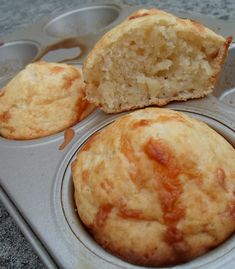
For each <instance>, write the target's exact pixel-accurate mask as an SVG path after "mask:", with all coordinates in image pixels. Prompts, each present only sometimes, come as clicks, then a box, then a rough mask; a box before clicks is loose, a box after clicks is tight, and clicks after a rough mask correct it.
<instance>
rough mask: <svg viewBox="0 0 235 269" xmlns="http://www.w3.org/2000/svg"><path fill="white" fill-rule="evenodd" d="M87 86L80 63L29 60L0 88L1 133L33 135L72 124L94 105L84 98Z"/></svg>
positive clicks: (57, 130)
mask: <svg viewBox="0 0 235 269" xmlns="http://www.w3.org/2000/svg"><path fill="white" fill-rule="evenodd" d="M84 86H85V84H84V81H83V76H82V72H81V70H80V69H78V68H77V67H74V66H70V65H66V64H59V63H48V62H44V61H39V62H35V63H32V64H29V65H28V66H26V68H25V69H24V70H22V71H21V72H19V73H18V74H17V75H16V76H15V77H14V78H13V79H12V80H11V81H10V82H9V83H8V84H7V85H6V86H5V87H4V88H3V89H2V91H1V92H0V135H2V136H4V137H6V138H9V139H19V140H24V139H33V138H39V137H44V136H48V135H51V134H54V133H57V132H59V131H62V130H64V129H66V128H68V127H71V126H72V125H74V124H75V123H77V122H79V121H81V120H82V119H84V118H85V117H86V116H87V115H88V114H90V113H91V111H92V110H93V109H94V105H91V104H90V103H89V102H88V101H87V100H85V98H84V95H85V90H84Z"/></svg>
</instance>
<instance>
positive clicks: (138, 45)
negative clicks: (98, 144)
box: [83, 9, 231, 113]
mask: <svg viewBox="0 0 235 269" xmlns="http://www.w3.org/2000/svg"><path fill="white" fill-rule="evenodd" d="M230 42H231V37H230V38H227V39H225V38H223V37H222V36H219V35H217V34H215V33H214V32H212V31H211V30H209V29H208V28H206V27H204V26H203V25H201V24H200V23H198V22H196V21H191V20H186V19H181V18H177V17H175V16H173V15H171V14H169V13H166V12H164V11H161V10H157V9H150V10H147V9H143V10H139V11H137V12H135V13H134V14H132V15H131V16H130V17H129V18H128V19H127V20H125V21H124V22H123V23H121V24H120V25H118V26H117V27H115V28H113V29H112V30H111V31H109V32H108V33H107V34H105V35H104V37H103V38H101V40H100V41H99V42H98V43H97V44H96V46H95V47H94V49H93V50H92V51H91V53H90V54H89V55H88V57H87V59H86V60H85V63H84V66H83V73H84V79H85V82H86V84H87V86H86V94H87V99H88V100H89V101H90V102H92V103H94V104H95V105H96V106H99V107H100V108H101V109H103V110H104V111H105V112H107V113H116V112H120V111H124V110H130V109H134V108H137V107H145V106H149V105H159V106H162V105H165V104H167V103H169V102H170V101H174V100H179V101H180V100H187V99H190V98H199V97H203V96H205V95H208V94H209V93H211V91H212V88H213V87H214V84H215V82H216V78H217V76H218V73H219V72H220V69H221V65H222V63H223V62H224V59H225V57H226V55H227V50H228V46H229V44H230Z"/></svg>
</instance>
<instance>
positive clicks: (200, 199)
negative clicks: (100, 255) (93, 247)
mask: <svg viewBox="0 0 235 269" xmlns="http://www.w3.org/2000/svg"><path fill="white" fill-rule="evenodd" d="M234 164H235V150H234V148H233V147H232V146H231V145H230V144H229V143H228V142H227V141H226V140H225V139H224V138H223V137H222V136H220V135H219V134H218V133H217V132H215V131H214V130H213V129H211V128H210V127H208V126H207V125H206V124H205V123H203V122H200V121H198V120H196V119H193V118H190V117H188V116H186V115H184V114H183V113H179V112H176V111H172V110H167V109H161V108H147V109H142V110H138V111H135V112H133V113H130V114H128V115H125V116H122V117H121V118H119V119H117V120H116V121H115V122H114V123H112V124H110V125H109V126H108V127H105V128H104V129H102V130H101V131H99V132H97V133H96V134H94V135H93V136H92V137H91V138H90V139H89V140H88V141H87V142H86V143H85V144H84V145H83V147H82V148H81V149H80V150H79V152H78V154H77V158H76V160H75V161H74V162H73V163H72V177H73V182H74V186H75V201H76V205H77V209H78V213H79V216H80V218H81V220H82V222H83V223H84V224H85V226H86V227H87V228H88V229H89V231H90V232H91V234H92V235H93V236H94V238H95V239H96V240H97V242H98V243H99V244H100V245H102V246H103V247H104V248H105V249H106V250H108V251H109V252H111V253H113V254H114V255H116V256H118V257H120V258H122V259H124V260H126V261H128V262H131V263H134V264H138V265H143V266H167V265H176V264H179V263H183V262H186V261H190V260H192V259H193V258H195V257H197V256H199V255H202V254H203V253H205V252H207V251H209V250H210V249H212V248H214V247H216V246H217V245H218V244H220V243H221V242H223V241H224V240H225V239H226V238H228V237H229V236H230V235H231V234H232V233H233V232H234V230H235V196H234V193H235V165H234Z"/></svg>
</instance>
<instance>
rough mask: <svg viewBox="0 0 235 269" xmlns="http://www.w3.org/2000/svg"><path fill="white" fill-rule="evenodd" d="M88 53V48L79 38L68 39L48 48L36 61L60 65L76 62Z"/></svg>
mask: <svg viewBox="0 0 235 269" xmlns="http://www.w3.org/2000/svg"><path fill="white" fill-rule="evenodd" d="M87 52H88V48H87V46H86V45H84V44H83V43H82V42H81V41H80V40H79V39H78V38H66V39H63V40H61V41H59V42H57V43H54V44H52V45H50V46H47V47H46V48H45V49H44V50H43V51H42V52H41V54H40V55H39V56H38V57H37V58H36V60H37V61H38V60H44V61H48V62H59V63H68V62H76V61H78V60H79V59H80V58H82V57H83V56H84V55H85V54H86V53H87Z"/></svg>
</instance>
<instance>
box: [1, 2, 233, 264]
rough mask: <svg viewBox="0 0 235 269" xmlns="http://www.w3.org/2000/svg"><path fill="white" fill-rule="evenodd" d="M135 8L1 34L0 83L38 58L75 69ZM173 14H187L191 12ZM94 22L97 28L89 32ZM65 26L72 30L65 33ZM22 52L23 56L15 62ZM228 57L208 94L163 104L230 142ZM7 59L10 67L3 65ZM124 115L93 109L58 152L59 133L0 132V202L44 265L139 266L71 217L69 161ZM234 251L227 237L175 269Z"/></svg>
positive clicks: (97, 8)
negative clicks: (20, 137) (15, 136)
mask: <svg viewBox="0 0 235 269" xmlns="http://www.w3.org/2000/svg"><path fill="white" fill-rule="evenodd" d="M139 8H140V7H137V6H128V5H118V4H117V2H114V3H112V2H110V1H103V3H102V4H100V2H99V4H98V3H97V4H88V5H81V6H78V7H77V9H75V10H68V11H66V12H63V13H60V14H54V15H52V16H49V17H48V16H47V17H45V18H43V19H42V20H40V21H38V22H36V23H34V24H32V26H30V27H28V28H26V29H22V30H19V31H17V32H16V33H12V34H10V35H8V36H6V37H3V38H1V40H0V43H1V45H0V87H3V86H4V84H6V83H7V82H8V81H9V79H10V78H11V77H13V76H14V75H15V74H16V73H17V72H18V71H19V70H21V69H22V68H23V67H24V66H25V65H26V64H28V63H30V62H32V61H35V60H39V59H40V58H42V59H45V60H47V59H50V61H53V60H54V61H62V62H63V61H65V62H66V63H70V64H74V65H78V66H81V64H82V62H83V60H84V58H85V57H86V55H87V54H88V52H89V51H90V50H91V49H92V47H93V46H94V44H95V43H96V42H97V41H98V39H99V38H100V37H101V36H102V35H103V34H104V33H105V32H106V31H108V30H109V29H111V28H112V27H113V26H115V25H116V24H119V23H120V22H121V21H122V20H123V19H124V18H126V17H127V16H128V15H129V14H130V13H131V12H133V11H134V10H137V9H139ZM86 12H87V13H86ZM95 12H97V13H95ZM79 14H80V15H81V16H80V17H79V16H78V15H79ZM106 15H107V17H106ZM178 15H180V16H182V17H192V15H190V14H178ZM70 18H71V19H70ZM81 18H82V20H83V19H84V20H88V21H90V23H91V24H89V23H88V21H86V23H85V21H84V23H82V21H81ZM192 18H194V19H195V18H197V19H198V20H202V21H203V22H208V24H210V25H211V26H214V30H215V31H216V29H217V30H218V31H217V32H219V33H222V34H223V33H224V34H225V35H227V34H228V33H231V32H232V34H233V35H234V30H231V27H232V23H229V22H222V21H219V20H213V19H210V18H206V17H203V16H197V15H194V16H193V17H192ZM77 20H80V21H77ZM99 20H100V21H99ZM78 23H79V25H82V24H84V25H82V27H83V28H81V29H79V28H77V29H76V27H75V28H74V27H73V26H76V25H77V24H78ZM220 23H221V24H220ZM95 26H97V28H96V29H95V30H94V31H92V29H93V28H94V27H95ZM66 27H67V28H66ZM61 29H63V31H61ZM70 29H73V30H72V31H71V32H69V31H70ZM63 32H64V34H63ZM23 45H25V47H24V46H23ZM14 46H16V47H15V48H16V50H15V51H14ZM79 53H80V55H78V54H79ZM58 54H59V56H58ZM13 56H14V57H13ZM21 56H23V58H21V59H20V58H19V57H21ZM17 61H18V62H17ZM234 61H235V45H234V44H232V45H231V47H230V49H229V56H228V59H227V62H226V63H225V70H226V73H224V72H222V74H221V75H222V77H221V79H220V81H219V83H218V84H217V87H216V89H215V91H214V94H212V95H210V96H208V97H206V98H202V99H198V100H190V101H187V102H179V103H171V104H169V105H168V106H166V107H168V108H171V109H175V110H178V111H182V112H185V113H186V114H190V115H191V116H193V117H196V118H199V119H201V120H203V121H205V122H206V123H208V124H209V125H211V126H212V127H213V128H215V129H216V130H217V131H219V132H220V133H221V134H222V135H224V137H225V138H227V139H228V141H229V142H230V143H231V144H232V145H233V146H235V111H234V103H233V100H234V98H235V91H234V89H235V82H234V75H233V74H234V64H232V63H234ZM7 62H8V63H9V62H10V64H8V65H6V64H7ZM228 81H229V83H228ZM127 113H129V112H124V113H120V114H117V115H106V114H105V113H103V112H102V111H100V110H99V109H97V110H96V111H94V112H93V113H92V114H91V115H90V116H88V117H87V118H86V119H85V120H83V121H82V122H80V123H79V124H76V125H75V126H74V127H72V128H73V129H74V131H75V137H74V138H73V140H72V141H71V142H70V143H69V144H68V145H67V146H66V147H65V149H64V150H59V146H60V145H61V144H62V142H63V139H64V133H63V132H60V133H58V134H55V135H52V136H48V137H45V138H40V139H35V140H29V141H13V140H8V139H5V138H2V137H0V152H1V154H0V186H1V188H0V193H1V195H0V197H4V199H3V198H2V200H3V202H4V203H5V205H7V206H8V208H9V209H10V208H12V210H11V214H12V216H13V217H14V218H15V220H16V221H17V222H18V224H19V226H21V227H23V228H24V229H23V232H24V233H25V234H26V236H27V238H28V239H29V241H31V242H32V244H33V245H34V247H35V249H36V251H37V252H38V254H39V256H40V257H41V258H42V260H43V261H44V262H45V264H46V265H47V266H48V267H50V265H52V263H53V261H54V262H55V264H56V265H58V266H59V267H60V268H66V269H67V268H68V269H69V268H104V269H109V268H110V269H112V268H113V269H115V268H116V269H117V268H139V267H137V266H134V265H131V264H128V263H126V262H124V261H122V260H119V259H118V258H116V257H114V256H112V255H111V254H109V253H107V252H105V251H104V250H103V249H102V248H101V247H100V246H99V245H98V244H96V243H95V242H94V240H93V239H92V238H91V237H90V236H89V235H88V233H87V232H86V230H85V228H84V227H83V225H82V224H81V222H80V221H79V218H78V217H77V213H76V212H75V206H74V203H73V197H72V195H73V186H72V181H71V171H70V165H71V162H72V160H73V159H74V157H75V154H76V152H77V151H78V150H79V147H80V146H81V145H82V144H83V143H84V142H85V141H86V139H87V138H88V137H89V136H90V135H91V134H92V133H94V132H96V131H97V130H99V129H101V128H103V127H104V126H106V125H107V124H109V123H110V122H112V121H113V120H115V119H116V118H117V117H120V116H121V115H123V114H127ZM7 199H8V200H7ZM14 207H15V208H14ZM14 209H15V210H14ZM16 210H17V211H16ZM17 212H18V213H19V214H18V213H17ZM234 248H235V238H234V236H233V237H231V238H230V239H228V240H227V241H226V242H225V243H224V244H222V245H221V246H219V247H218V248H216V249H215V250H213V251H211V252H209V253H207V254H206V255H203V256H202V257H199V258H198V259H196V260H194V261H192V262H190V263H187V264H185V265H182V266H178V267H177V268H222V267H223V268H231V266H233V264H234V262H235V255H234V254H233V249H234ZM52 260H53V261H52Z"/></svg>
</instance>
